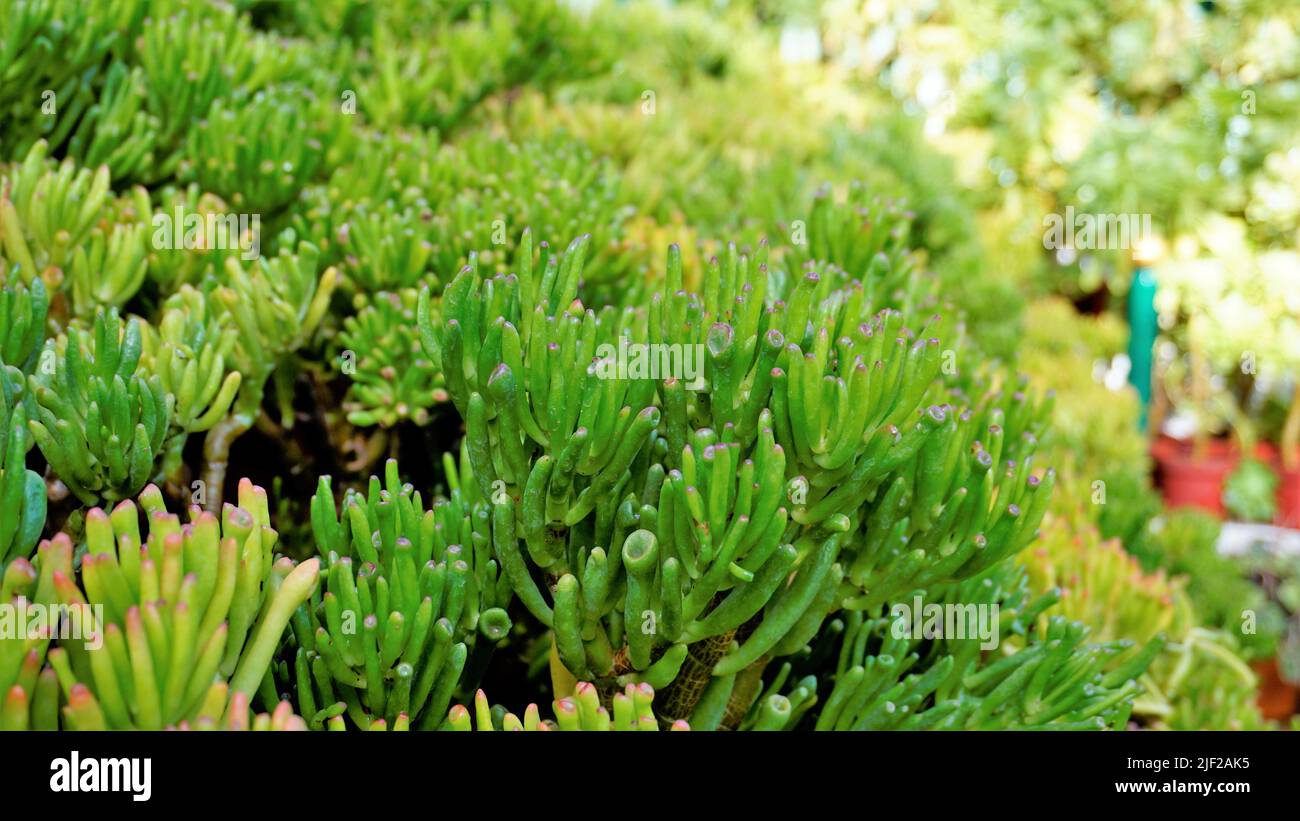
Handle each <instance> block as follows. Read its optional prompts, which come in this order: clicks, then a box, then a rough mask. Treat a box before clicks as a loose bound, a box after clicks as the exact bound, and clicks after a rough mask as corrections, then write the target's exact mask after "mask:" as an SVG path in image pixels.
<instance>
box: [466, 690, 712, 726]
mask: <svg viewBox="0 0 1300 821" xmlns="http://www.w3.org/2000/svg"><path fill="white" fill-rule="evenodd" d="M654 695H655V692H654V688H653V687H651V686H650V685H649V684H645V683H642V684H639V685H634V684H629V685H627V687H626V689H625V690H624V691H623V692H621V693H615V694H614V695H613V697H612V698H611V700H610V708H606V707H605V705H603V704H601V702H600V694H599V692H598V691H597V690H596V687H595V685H593V684H592V683H591V682H589V681H580V682H578V683H577V685H576V686H575V687H574V690H573V695H572V696H566V697H564V698H561V699H557V700H556V702H555V704H554V709H555V718H554V719H543V718H542V717H541V711H539V710H538V709H537V705H536V704H529V705H528V709H526V710H525V711H524V717H523V719H522V720H521V719H520V718H519V716H517V715H515V714H514V713H511V712H508V711H507V710H506V709H505V708H504V707H492V706H491V705H490V704H489V703H488V699H487V694H486V693H484V692H483V691H482V690H479V691H478V692H477V693H475V695H474V710H473V712H471V711H470V710H469V708H467V707H465V706H463V705H460V704H457V705H456V706H455V707H452V708H451V712H450V713H449V714H448V715H447V720H446V725H445V726H446V729H449V730H458V731H468V730H481V731H492V730H504V731H506V732H511V731H519V730H524V731H543V732H545V731H550V730H569V731H573V730H587V731H596V732H600V731H609V730H613V731H616V732H629V731H634V730H639V731H647V730H648V731H651V732H653V731H657V730H659V721H658V720H657V719H656V718H655V714H654V710H653V709H652V707H651V704H652V702H653V701H654ZM611 713H612V715H611ZM667 729H669V730H689V729H690V725H689V724H687V723H686V722H685V721H674V722H673V723H672V724H671V725H670V726H669V727H668V728H667Z"/></svg>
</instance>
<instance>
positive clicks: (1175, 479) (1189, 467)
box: [1151, 436, 1240, 516]
mask: <svg viewBox="0 0 1300 821" xmlns="http://www.w3.org/2000/svg"><path fill="white" fill-rule="evenodd" d="M1151 456H1152V458H1153V459H1155V462H1156V482H1157V484H1158V485H1159V487H1160V492H1161V494H1162V495H1163V496H1164V499H1165V504H1166V505H1167V506H1169V507H1196V508H1200V509H1202V510H1208V511H1209V512H1211V513H1214V514H1216V515H1219V516H1222V515H1223V513H1224V510H1223V484H1224V482H1225V481H1227V478H1228V476H1229V475H1231V474H1232V471H1233V470H1235V469H1236V467H1237V463H1238V461H1240V458H1239V456H1238V455H1237V454H1236V453H1235V452H1234V451H1233V450H1232V448H1231V446H1230V445H1229V444H1228V443H1227V442H1226V441H1223V440H1218V439H1213V440H1210V442H1209V443H1207V447H1206V451H1205V455H1204V457H1203V458H1200V459H1198V458H1196V457H1195V456H1194V455H1193V454H1192V443H1191V442H1183V441H1179V440H1177V439H1173V438H1170V437H1168V436H1160V437H1159V438H1157V439H1156V441H1155V443H1154V444H1153V445H1152V447H1151Z"/></svg>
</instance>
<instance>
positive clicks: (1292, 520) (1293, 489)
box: [1277, 469, 1300, 528]
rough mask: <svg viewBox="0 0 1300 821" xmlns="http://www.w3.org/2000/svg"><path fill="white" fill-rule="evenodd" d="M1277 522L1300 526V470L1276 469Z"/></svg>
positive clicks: (1287, 525)
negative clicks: (1279, 478) (1278, 477)
mask: <svg viewBox="0 0 1300 821" xmlns="http://www.w3.org/2000/svg"><path fill="white" fill-rule="evenodd" d="M1278 475H1279V476H1280V477H1281V480H1280V481H1279V482H1278V483H1277V523H1278V524H1279V525H1280V526H1282V527H1293V528H1300V470H1283V469H1279V470H1278Z"/></svg>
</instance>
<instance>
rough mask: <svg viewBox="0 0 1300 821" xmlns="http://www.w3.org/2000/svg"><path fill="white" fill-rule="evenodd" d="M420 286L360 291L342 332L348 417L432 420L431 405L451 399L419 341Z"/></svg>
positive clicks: (361, 422)
mask: <svg viewBox="0 0 1300 821" xmlns="http://www.w3.org/2000/svg"><path fill="white" fill-rule="evenodd" d="M418 298H419V292H418V291H416V290H415V289H413V288H406V289H403V290H401V291H398V292H396V293H390V292H387V291H381V292H379V293H376V294H373V295H364V294H359V295H358V296H357V297H356V302H357V304H358V305H359V306H360V307H359V308H358V310H357V313H356V314H355V315H354V316H349V317H346V318H345V319H344V320H343V328H342V330H341V332H340V333H339V344H340V345H342V346H343V350H342V352H340V354H339V367H340V369H341V370H342V372H343V373H344V374H345V375H346V376H347V377H348V378H349V379H350V380H351V383H352V384H351V385H350V387H349V388H348V394H347V397H346V398H345V399H344V401H343V405H344V407H345V408H346V409H347V412H348V422H350V423H351V424H353V425H357V426H359V427H369V426H372V425H381V426H383V427H392V426H393V425H395V424H397V423H398V422H400V421H402V420H407V419H409V420H411V421H413V422H415V423H416V424H417V425H423V424H426V423H427V422H428V421H429V418H430V414H429V411H430V409H431V408H433V407H435V406H436V405H438V404H441V403H444V402H446V401H447V391H446V390H445V389H444V388H443V387H442V371H441V368H439V367H438V364H437V362H436V361H430V359H429V357H428V356H427V354H425V352H424V350H423V349H422V347H421V346H420V339H419V335H418V333H417V331H416V328H415V309H416V303H417V300H418Z"/></svg>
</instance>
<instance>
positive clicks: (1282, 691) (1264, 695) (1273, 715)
mask: <svg viewBox="0 0 1300 821" xmlns="http://www.w3.org/2000/svg"><path fill="white" fill-rule="evenodd" d="M1250 666H1251V669H1253V670H1254V671H1255V674H1256V675H1257V676H1259V693H1258V695H1257V696H1256V703H1258V704H1259V711H1260V713H1262V714H1263V716H1264V718H1267V719H1272V720H1274V721H1285V720H1286V719H1288V718H1290V717H1291V716H1292V715H1294V714H1295V712H1296V706H1297V704H1300V690H1297V689H1296V688H1295V687H1294V686H1292V685H1290V684H1288V683H1287V682H1285V681H1283V680H1282V677H1281V676H1280V675H1278V672H1277V659H1264V660H1260V661H1252V662H1251V663H1250Z"/></svg>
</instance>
